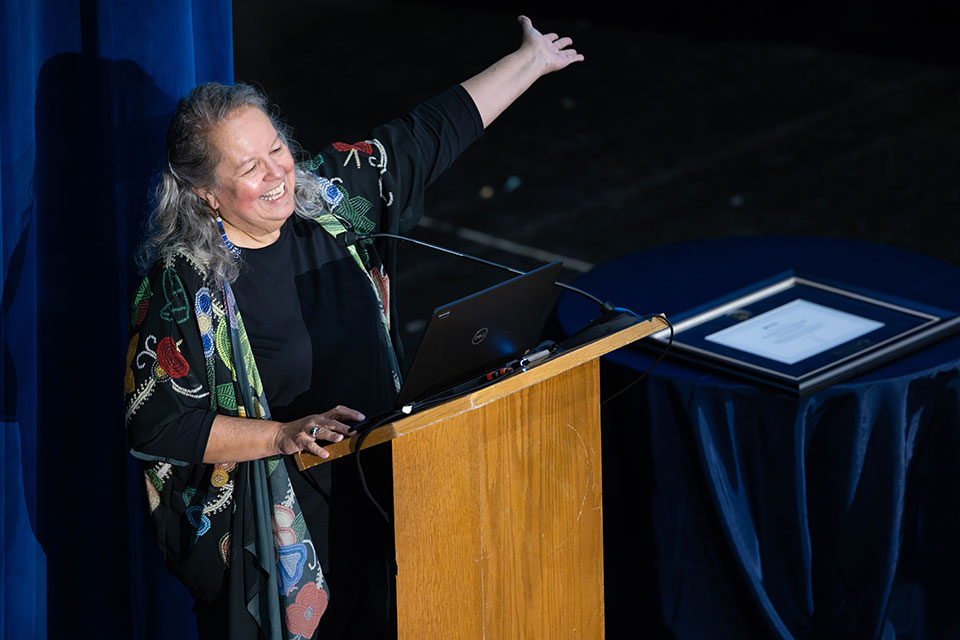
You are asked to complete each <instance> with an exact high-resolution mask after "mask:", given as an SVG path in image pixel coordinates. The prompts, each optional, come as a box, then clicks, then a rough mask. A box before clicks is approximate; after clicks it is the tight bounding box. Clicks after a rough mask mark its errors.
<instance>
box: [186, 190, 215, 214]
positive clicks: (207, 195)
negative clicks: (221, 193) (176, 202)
mask: <svg viewBox="0 0 960 640" xmlns="http://www.w3.org/2000/svg"><path fill="white" fill-rule="evenodd" d="M193 192H194V193H195V194H197V196H198V197H199V198H200V199H201V200H203V201H205V202H206V203H207V206H209V207H210V208H211V209H213V210H214V211H218V210H219V209H220V201H219V200H217V195H216V194H215V193H214V192H213V191H210V190H209V189H197V188H194V190H193Z"/></svg>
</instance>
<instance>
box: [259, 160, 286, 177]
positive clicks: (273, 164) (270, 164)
mask: <svg viewBox="0 0 960 640" xmlns="http://www.w3.org/2000/svg"><path fill="white" fill-rule="evenodd" d="M283 176H284V172H283V167H281V166H280V163H279V162H277V161H276V160H274V159H273V158H270V159H269V160H268V161H267V171H266V175H264V178H265V179H266V180H268V181H272V180H276V179H278V178H282V177H283Z"/></svg>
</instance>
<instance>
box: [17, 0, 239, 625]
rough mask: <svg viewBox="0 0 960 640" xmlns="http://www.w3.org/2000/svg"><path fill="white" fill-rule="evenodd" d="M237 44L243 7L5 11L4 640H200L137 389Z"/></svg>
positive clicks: (82, 4) (83, 5) (62, 2)
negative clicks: (128, 421) (144, 243)
mask: <svg viewBox="0 0 960 640" xmlns="http://www.w3.org/2000/svg"><path fill="white" fill-rule="evenodd" d="M231 34H232V16H231V3H230V2H229V1H228V0H195V1H193V2H191V1H190V0H176V1H171V2H164V3H152V4H151V3H131V2H125V1H122V0H101V1H99V2H94V1H92V0H73V1H70V0H36V1H35V2H17V1H15V0H3V2H2V4H0V75H2V81H0V86H2V87H3V93H2V95H0V205H2V209H0V213H2V224H0V246H2V252H3V253H2V258H3V259H2V268H3V271H2V285H3V289H2V295H0V298H2V315H0V322H2V336H3V352H2V359H0V379H2V394H0V403H2V404H0V413H2V420H3V433H2V435H0V456H2V458H0V459H2V469H0V485H2V487H3V491H2V492H0V543H2V553H3V557H2V562H0V637H8V638H44V637H51V638H60V637H73V636H76V635H79V636H81V637H83V636H87V635H99V636H102V637H136V638H159V637H177V638H186V637H191V636H194V635H195V630H194V629H195V626H194V621H193V616H192V615H191V614H190V613H189V610H190V604H191V600H190V598H189V595H188V593H187V592H186V590H185V589H184V588H183V587H182V586H181V585H180V584H179V583H178V582H176V580H175V579H174V578H172V577H171V576H169V574H168V573H167V572H166V570H165V569H164V568H163V567H162V564H161V562H160V558H159V554H158V552H157V551H156V547H155V544H154V542H153V532H152V529H151V527H150V526H149V524H148V520H147V513H146V505H145V500H144V496H143V491H144V489H143V482H142V476H141V474H140V471H139V469H138V467H137V464H136V463H135V461H134V460H133V459H132V458H131V457H130V456H129V455H128V453H127V451H128V449H129V446H128V444H127V442H126V441H125V435H124V428H123V400H122V389H121V383H120V380H121V379H122V376H123V369H124V349H125V342H126V331H127V320H126V315H127V308H128V301H129V299H130V294H131V288H132V287H133V286H135V284H136V282H137V281H138V279H137V278H136V276H135V269H134V267H133V265H132V262H131V260H130V256H131V255H132V254H133V252H134V249H135V246H136V242H137V240H138V238H139V235H140V229H141V224H142V220H143V218H144V216H145V212H146V210H147V206H148V203H147V194H148V190H149V189H150V187H151V184H152V183H151V181H152V177H153V176H154V175H155V174H156V172H157V171H158V170H159V168H160V167H161V166H162V163H163V161H164V158H163V136H164V133H165V130H166V126H167V124H168V122H169V119H170V116H171V114H172V112H173V109H174V107H175V105H176V101H177V99H178V98H179V97H180V96H182V95H184V94H185V93H186V92H187V91H188V90H189V89H190V88H191V87H193V86H194V85H196V84H197V83H199V82H205V81H210V80H218V81H221V82H230V81H232V74H233V72H232V68H233V55H232V35H231Z"/></svg>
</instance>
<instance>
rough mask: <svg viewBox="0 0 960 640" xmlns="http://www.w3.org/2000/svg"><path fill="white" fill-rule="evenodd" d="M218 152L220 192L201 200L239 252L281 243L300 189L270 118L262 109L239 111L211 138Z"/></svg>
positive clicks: (287, 152) (205, 194)
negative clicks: (221, 223)
mask: <svg viewBox="0 0 960 640" xmlns="http://www.w3.org/2000/svg"><path fill="white" fill-rule="evenodd" d="M211 141H212V142H213V146H214V147H216V149H217V150H218V151H219V155H220V162H219V163H217V169H216V175H217V186H216V187H215V188H213V189H201V190H199V195H200V196H201V197H202V198H203V199H204V200H205V201H206V203H207V204H208V205H209V206H210V208H211V209H212V210H213V211H216V212H217V214H218V215H219V216H220V218H221V219H222V222H223V227H224V229H225V231H226V234H227V238H229V239H230V242H232V243H233V244H234V245H235V246H238V247H248V248H257V247H264V246H267V245H269V244H273V243H274V242H276V240H277V238H278V237H280V226H281V225H282V224H283V223H284V221H286V219H287V218H288V217H289V216H290V214H292V213H293V188H294V186H295V184H296V177H295V175H294V163H293V155H291V153H290V149H288V148H287V145H286V143H284V141H283V140H281V138H280V134H279V133H278V132H277V130H276V128H274V126H273V123H272V122H271V121H270V118H268V117H267V114H265V113H264V112H263V111H261V110H260V109H257V108H255V107H246V108H244V109H239V110H237V111H235V112H234V113H232V114H230V116H229V117H228V118H227V119H226V120H224V121H223V122H222V123H220V125H219V126H218V127H217V128H216V129H214V130H213V132H212V134H211Z"/></svg>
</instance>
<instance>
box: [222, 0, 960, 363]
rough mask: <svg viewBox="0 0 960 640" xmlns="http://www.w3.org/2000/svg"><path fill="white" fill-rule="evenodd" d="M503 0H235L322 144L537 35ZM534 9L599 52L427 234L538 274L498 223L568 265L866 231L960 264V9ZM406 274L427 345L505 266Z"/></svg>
mask: <svg viewBox="0 0 960 640" xmlns="http://www.w3.org/2000/svg"><path fill="white" fill-rule="evenodd" d="M664 5H666V6H664ZM483 7H484V8H482V9H479V8H466V9H464V8H452V7H450V6H449V5H448V4H447V3H440V2H433V3H429V2H420V3H412V2H406V3H404V2H375V1H373V0H359V1H353V2H322V3H306V2H290V1H286V2H271V3H255V2H250V1H249V0H237V1H236V2H235V3H234V29H235V44H234V46H235V65H236V78H237V79H238V80H244V81H248V82H254V83H256V84H259V85H260V86H261V87H262V88H263V89H265V90H266V92H267V93H268V94H269V95H270V97H271V98H272V99H273V100H275V101H276V103H277V104H278V105H279V107H280V110H281V113H282V115H283V116H284V117H285V119H286V120H287V121H288V122H289V123H290V124H291V125H292V126H293V127H294V130H295V135H296V137H297V138H298V139H299V141H300V143H301V144H302V146H303V147H305V148H306V149H308V150H319V149H320V148H322V147H323V146H326V144H328V143H329V142H332V141H334V140H342V141H346V142H353V141H355V140H359V139H363V138H364V136H365V135H366V133H367V131H368V130H369V128H370V127H372V126H373V125H375V124H378V123H380V122H382V121H385V120H388V119H390V118H392V117H394V116H396V115H398V114H401V113H403V112H404V111H406V110H407V109H409V108H411V107H412V106H414V105H415V104H417V103H418V102H419V101H421V100H423V99H425V98H427V97H428V96H430V95H432V94H433V93H435V92H437V91H439V90H440V89H442V88H445V87H446V86H448V85H451V84H453V83H456V82H459V81H461V80H464V79H466V78H467V77H469V76H470V75H472V74H474V73H476V72H478V71H480V70H482V69H483V68H484V67H485V66H487V65H488V64H490V63H492V62H493V61H494V60H496V59H497V58H498V57H500V56H501V55H503V54H505V53H508V52H509V51H511V50H513V49H514V48H515V47H516V46H517V45H518V43H519V35H520V33H519V28H518V26H517V25H516V22H515V17H516V14H517V13H519V11H520V9H518V8H516V5H514V4H513V3H509V4H508V3H506V2H487V3H483ZM522 11H523V12H525V13H526V14H528V15H529V16H530V17H531V18H532V19H533V21H534V24H535V25H536V26H537V27H538V28H540V30H541V31H543V32H544V33H546V32H547V31H556V32H558V33H560V34H567V35H571V36H572V37H573V38H574V46H575V47H576V48H577V49H578V50H579V51H581V52H582V53H584V55H585V56H586V61H585V62H583V63H580V64H577V65H574V66H572V67H570V68H568V69H566V70H564V71H562V72H559V73H556V74H553V75H550V76H547V77H545V78H542V79H541V80H540V81H539V82H538V83H537V84H536V85H534V87H533V88H532V89H531V90H530V91H528V93H527V94H526V95H524V96H523V97H522V98H521V99H520V100H519V101H518V102H517V103H516V104H515V105H514V106H513V107H512V108H511V109H510V110H508V111H507V112H506V113H505V114H504V115H503V116H501V118H500V119H499V120H497V121H496V122H495V123H494V124H493V126H492V127H490V128H489V129H488V130H487V132H486V134H485V136H484V138H483V139H482V140H481V141H480V142H479V143H478V144H476V145H474V147H473V148H472V149H470V150H469V151H468V152H467V153H466V154H465V155H464V156H463V157H462V158H461V160H459V161H458V163H457V164H456V165H455V166H454V167H453V169H452V170H451V171H449V172H448V173H447V174H446V175H445V176H444V177H443V178H442V179H441V180H440V181H439V182H438V183H437V184H436V185H434V186H433V187H432V188H431V190H430V191H429V192H428V200H427V216H428V217H429V218H431V219H433V220H436V221H439V222H440V223H448V224H449V225H452V227H451V228H448V229H442V228H437V225H436V224H434V225H432V226H433V228H420V229H418V230H417V232H416V236H418V237H421V238H423V239H425V240H429V241H434V242H437V243H440V244H444V245H448V246H453V247H456V248H459V249H461V250H465V251H469V252H473V253H477V254H479V255H481V256H484V257H487V258H489V259H493V260H498V261H502V262H505V263H507V264H510V265H512V266H515V267H519V268H526V267H530V266H533V265H535V264H540V263H541V262H543V261H544V260H545V259H547V258H548V257H549V256H533V255H531V254H530V252H528V251H522V250H504V249H498V248H496V247H494V246H490V244H491V242H494V240H491V239H506V240H509V241H512V242H514V243H518V244H520V245H524V246H525V247H529V248H536V249H540V250H545V251H548V252H552V253H555V254H558V255H560V256H563V257H566V258H573V259H576V260H579V261H581V262H582V263H585V264H582V265H574V266H576V267H577V268H576V269H567V270H565V272H564V276H563V277H564V278H566V279H572V278H574V277H576V275H578V273H579V272H580V271H582V270H583V269H586V268H589V265H591V264H599V263H602V262H604V261H607V260H610V259H612V258H614V257H617V256H621V255H624V254H627V253H630V252H633V251H638V250H642V249H644V248H647V247H651V246H656V245H661V244H666V243H671V242H677V241H685V240H691V239H696V238H702V237H713V236H726V235H769V234H803V235H825V236H843V237H853V238H860V239H865V240H869V241H873V242H879V243H884V244H889V245H895V246H900V247H904V248H908V249H912V250H915V251H918V252H922V253H925V254H927V255H930V256H933V257H935V258H939V259H941V260H944V261H947V262H951V263H953V264H958V265H960V234H958V230H960V222H958V219H957V215H956V212H957V206H958V203H960V188H958V182H957V179H956V176H957V173H958V169H960V145H958V142H960V68H958V60H960V58H958V52H957V47H956V37H955V34H956V33H957V31H956V27H957V26H958V23H960V20H958V16H960V8H958V7H957V5H956V4H955V3H948V2H946V1H945V0H944V1H939V2H927V3H906V2H900V3H888V4H886V5H884V4H878V3H873V2H867V1H865V0H850V1H848V2H829V3H828V2H812V3H809V2H808V3H802V4H801V3H796V4H793V5H790V4H786V3H763V4H761V3H759V2H752V3H751V2H748V3H746V4H741V5H740V6H739V7H735V8H731V7H726V6H724V7H721V6H720V5H719V4H718V3H708V2H704V1H701V2H680V3H649V4H645V3H638V4H636V5H635V6H631V8H630V9H629V11H630V12H631V13H636V14H637V15H638V17H637V18H629V19H628V16H626V15H625V13H624V11H625V10H623V9H619V8H617V5H614V3H611V2H594V3H580V4H577V5H576V6H575V5H573V3H559V4H558V3H546V2H535V3H533V4H532V6H529V7H523V8H522ZM484 186H488V187H491V188H492V196H491V197H488V198H484V197H482V196H481V189H482V188H483V187H484ZM511 187H512V188H511ZM487 191H488V194H489V192H490V191H491V190H490V189H488V190H487ZM462 229H468V230H471V231H479V232H482V233H483V234H487V236H489V237H486V236H485V237H484V238H483V239H482V241H481V242H477V241H474V240H470V239H463V238H461V237H458V236H457V235H456V233H457V232H458V230H462ZM461 235H462V234H461ZM397 278H398V284H399V286H400V290H399V293H398V296H399V298H398V299H399V303H400V312H401V313H400V315H401V321H402V323H403V326H404V327H405V328H406V329H407V331H406V334H407V335H408V339H407V340H406V342H407V343H408V344H409V346H411V347H412V346H414V345H415V344H416V340H417V337H418V331H419V330H420V328H421V327H422V320H423V318H424V317H425V316H426V315H427V314H428V313H429V311H430V309H431V308H432V307H433V306H435V305H437V304H440V303H443V302H447V301H449V300H450V299H452V298H455V297H458V296H460V295H464V294H466V293H469V292H471V291H474V290H476V289H477V288H479V287H481V286H484V285H486V284H489V283H491V282H493V281H495V280H498V279H500V278H501V275H500V274H499V273H496V272H493V271H487V270H486V269H484V268H478V267H476V266H474V265H471V264H469V263H463V262H461V261H458V260H457V259H454V258H448V257H444V256H438V255H435V254H432V253H429V252H427V251H425V250H423V249H419V248H417V247H414V246H412V245H408V246H406V247H404V249H403V251H402V252H401V265H400V271H399V274H398V276H397ZM424 282H429V283H430V286H429V287H424V286H421V285H422V284H423V283H424ZM691 284H692V285H693V284H694V283H691ZM658 310H659V308H658V306H657V301H656V300H651V301H650V302H649V306H648V308H644V309H636V311H638V312H641V313H645V312H650V311H658Z"/></svg>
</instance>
